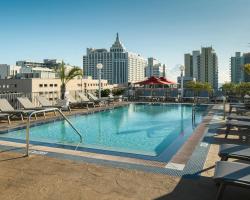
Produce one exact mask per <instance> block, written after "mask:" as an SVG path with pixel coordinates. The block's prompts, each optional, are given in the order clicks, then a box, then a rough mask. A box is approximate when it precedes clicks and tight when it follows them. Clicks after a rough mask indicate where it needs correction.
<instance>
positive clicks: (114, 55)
mask: <svg viewBox="0 0 250 200" xmlns="http://www.w3.org/2000/svg"><path fill="white" fill-rule="evenodd" d="M98 63H102V64H103V69H102V71H101V75H102V79H106V80H108V82H109V83H111V84H127V83H129V82H137V81H141V80H143V79H144V78H145V72H144V70H145V67H146V66H147V61H146V60H145V59H144V58H143V57H141V56H140V55H139V54H134V53H130V52H128V51H126V49H125V48H124V46H123V44H122V43H121V42H120V40H119V35H118V33H117V36H116V40H115V42H114V44H113V45H112V47H111V48H110V51H108V50H107V49H93V48H87V54H86V55H85V56H83V73H84V75H86V76H91V77H92V78H93V79H98V70H97V68H96V65H97V64H98Z"/></svg>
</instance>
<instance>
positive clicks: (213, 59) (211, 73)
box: [199, 47, 218, 90]
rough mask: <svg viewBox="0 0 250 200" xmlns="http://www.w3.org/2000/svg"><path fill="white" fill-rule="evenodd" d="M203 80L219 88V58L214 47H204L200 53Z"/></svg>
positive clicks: (201, 78)
mask: <svg viewBox="0 0 250 200" xmlns="http://www.w3.org/2000/svg"><path fill="white" fill-rule="evenodd" d="M199 68H200V78H199V80H200V81H201V82H207V83H210V84H211V85H212V87H213V88H214V89H216V90H217V89H218V58H217V55H216V53H215V51H214V49H213V48H212V47H202V48H201V55H200V66H199Z"/></svg>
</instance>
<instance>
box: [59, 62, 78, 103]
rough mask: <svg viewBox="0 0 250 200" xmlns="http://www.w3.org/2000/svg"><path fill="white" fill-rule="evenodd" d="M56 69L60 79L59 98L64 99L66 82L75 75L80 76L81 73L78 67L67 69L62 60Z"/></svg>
mask: <svg viewBox="0 0 250 200" xmlns="http://www.w3.org/2000/svg"><path fill="white" fill-rule="evenodd" d="M57 71H58V74H59V77H60V79H61V99H64V98H65V92H66V85H67V83H68V82H69V81H70V80H72V79H73V78H75V77H77V76H80V77H82V75H83V73H82V69H80V68H79V67H73V68H72V69H70V70H69V71H67V70H66V67H65V64H64V62H62V64H61V65H60V66H59V67H58V69H57Z"/></svg>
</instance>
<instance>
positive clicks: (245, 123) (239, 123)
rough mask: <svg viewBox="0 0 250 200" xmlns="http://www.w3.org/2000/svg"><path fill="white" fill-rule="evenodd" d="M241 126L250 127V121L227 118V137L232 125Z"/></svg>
mask: <svg viewBox="0 0 250 200" xmlns="http://www.w3.org/2000/svg"><path fill="white" fill-rule="evenodd" d="M232 126H234V127H239V128H248V129H249V128H250V121H249V122H248V121H240V120H238V121H236V120H227V121H226V135H225V138H227V136H228V134H229V131H230V129H231V127H232Z"/></svg>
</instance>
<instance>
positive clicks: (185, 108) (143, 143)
mask: <svg viewBox="0 0 250 200" xmlns="http://www.w3.org/2000/svg"><path fill="white" fill-rule="evenodd" d="M206 110H207V106H203V105H200V106H198V107H197V111H196V118H195V123H193V121H192V106H191V105H185V104H183V105H181V104H129V105H127V106H123V107H119V108H115V109H112V110H107V111H102V112H97V113H93V114H88V115H75V116H71V117H69V119H70V121H71V122H72V123H73V125H74V126H75V127H76V128H77V129H78V130H79V132H80V133H81V135H82V137H83V143H81V144H80V145H79V147H83V148H85V149H98V150H99V151H100V152H101V151H111V152H123V153H127V154H137V155H138V154H139V155H146V156H156V157H157V156H160V155H164V157H165V158H166V157H168V158H169V157H170V156H172V155H173V154H174V153H175V152H176V151H177V150H178V149H179V148H180V147H181V146H182V144H183V143H184V142H185V141H186V140H187V139H188V138H189V136H190V135H191V134H192V132H193V130H194V128H195V126H196V125H197V124H199V123H200V122H201V120H202V117H203V116H204V114H205V113H206ZM0 137H4V138H5V139H6V138H9V139H21V140H23V141H24V140H25V129H21V130H15V131H11V132H8V133H4V134H0ZM30 141H31V142H32V141H33V142H41V143H49V144H57V145H58V144H59V145H62V147H67V146H76V145H77V144H78V143H79V136H78V135H76V134H75V132H74V131H73V129H72V128H71V127H70V126H69V125H68V124H67V122H66V121H64V120H57V121H53V122H50V123H44V124H42V125H37V126H33V127H31V129H30Z"/></svg>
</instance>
